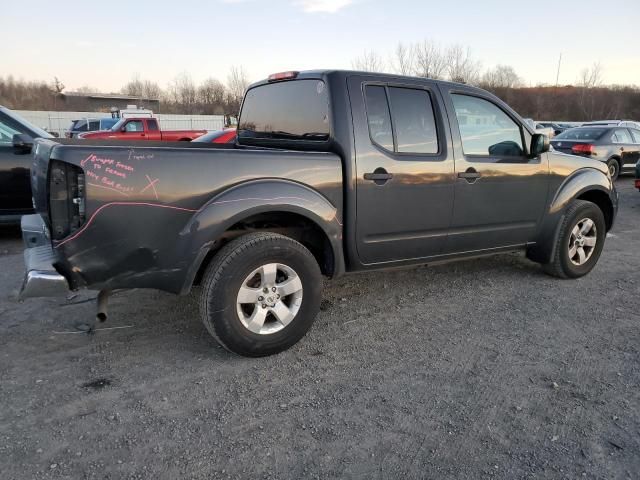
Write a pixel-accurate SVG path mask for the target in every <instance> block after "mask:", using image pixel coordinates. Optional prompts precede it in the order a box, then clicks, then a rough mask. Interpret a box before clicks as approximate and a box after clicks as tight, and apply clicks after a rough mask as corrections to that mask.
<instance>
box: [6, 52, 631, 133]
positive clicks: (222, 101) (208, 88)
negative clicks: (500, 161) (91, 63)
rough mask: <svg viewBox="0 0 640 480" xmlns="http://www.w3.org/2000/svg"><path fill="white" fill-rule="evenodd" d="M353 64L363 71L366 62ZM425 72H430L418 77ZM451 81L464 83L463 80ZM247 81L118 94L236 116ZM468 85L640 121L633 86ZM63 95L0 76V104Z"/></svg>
mask: <svg viewBox="0 0 640 480" xmlns="http://www.w3.org/2000/svg"><path fill="white" fill-rule="evenodd" d="M354 66H357V67H359V68H360V69H362V70H365V69H367V68H366V65H354ZM372 67H374V66H372ZM444 68H446V64H445V67H444ZM370 69H371V70H373V68H370ZM387 70H390V69H387ZM393 70H394V71H397V70H396V69H393ZM398 73H406V74H410V75H416V74H417V73H420V72H416V71H413V70H411V71H406V72H398ZM427 74H428V72H426V73H424V74H422V75H418V76H427ZM432 76H436V77H440V78H447V79H451V78H449V77H451V76H452V74H450V75H446V76H445V75H444V74H443V75H432ZM455 79H457V80H459V81H466V79H465V78H455ZM248 83H249V82H248V81H247V78H246V75H245V73H244V70H243V69H242V68H241V67H240V68H234V69H233V70H232V72H231V73H230V74H229V77H228V78H227V82H226V84H223V83H222V82H220V81H218V80H216V79H213V78H210V79H207V80H205V81H204V82H202V83H201V84H199V85H196V84H195V83H194V82H193V81H192V80H191V78H190V76H189V75H187V74H181V75H179V76H177V77H176V78H175V79H174V81H172V82H170V83H169V85H168V86H167V88H166V89H162V88H160V87H159V86H158V84H157V83H154V82H151V81H143V80H140V79H138V78H137V77H134V78H133V79H132V80H131V81H129V82H128V83H127V84H126V85H124V86H123V87H122V89H121V90H120V92H119V93H122V94H126V95H132V96H138V97H140V98H159V99H160V110H159V112H158V113H179V114H224V113H227V114H235V113H237V112H238V109H239V106H240V101H241V99H242V94H243V92H244V90H245V89H246V87H247V85H248ZM467 83H472V84H475V85H478V86H480V87H482V88H485V89H487V90H489V91H491V92H493V93H494V94H496V95H497V96H498V97H500V98H502V99H503V100H504V101H505V102H507V103H508V104H509V105H510V106H511V107H513V108H514V110H516V111H517V112H518V113H520V114H521V115H522V116H523V117H530V118H534V119H536V120H558V121H575V122H579V121H588V120H598V119H630V120H640V89H639V88H637V87H631V86H602V85H598V84H597V82H589V81H584V82H581V84H580V85H578V86H571V85H567V86H559V87H551V86H538V87H523V86H522V82H521V81H520V80H519V77H517V76H516V75H515V73H514V72H513V69H512V68H511V67H504V66H498V67H496V68H494V69H493V70H487V71H486V72H485V73H484V75H477V76H476V78H473V79H472V80H471V81H468V82H467ZM81 91H84V92H85V93H98V92H96V91H95V90H94V89H91V88H90V87H83V88H82V89H81ZM62 95H64V85H62V84H61V82H60V81H59V80H57V79H56V80H55V81H53V82H52V83H51V84H48V83H46V82H25V81H19V80H15V79H13V78H12V77H7V78H1V77H0V105H4V106H6V107H8V108H12V109H17V110H53V111H61V110H64V102H62V101H61V96H62Z"/></svg>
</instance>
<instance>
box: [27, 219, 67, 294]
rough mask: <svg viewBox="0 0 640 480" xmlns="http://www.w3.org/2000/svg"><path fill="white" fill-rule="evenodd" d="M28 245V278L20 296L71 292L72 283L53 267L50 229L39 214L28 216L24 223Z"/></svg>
mask: <svg viewBox="0 0 640 480" xmlns="http://www.w3.org/2000/svg"><path fill="white" fill-rule="evenodd" d="M21 228H22V238H23V240H24V243H25V250H24V264H25V270H26V271H25V276H24V281H23V283H22V289H21V290H20V297H22V298H27V297H53V296H59V295H65V294H67V293H68V292H69V283H68V282H67V280H66V278H64V277H63V276H62V275H60V274H59V273H58V272H57V271H56V269H55V268H54V267H53V264H54V263H55V261H56V255H55V253H54V251H53V248H52V247H51V242H50V240H49V238H48V235H47V228H46V225H45V223H44V220H42V217H41V216H40V215H37V214H36V215H25V216H23V217H22V221H21Z"/></svg>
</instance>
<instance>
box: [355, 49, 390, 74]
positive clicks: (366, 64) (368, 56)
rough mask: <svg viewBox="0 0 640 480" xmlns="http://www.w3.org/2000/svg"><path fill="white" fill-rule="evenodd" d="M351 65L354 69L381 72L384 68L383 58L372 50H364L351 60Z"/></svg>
mask: <svg viewBox="0 0 640 480" xmlns="http://www.w3.org/2000/svg"><path fill="white" fill-rule="evenodd" d="M351 66H352V67H353V68H354V70H361V71H363V72H383V71H384V70H385V64H384V60H383V59H382V57H381V56H380V55H378V54H377V53H376V52H374V51H373V50H365V51H364V53H363V54H362V56H360V57H357V58H355V59H354V60H353V61H352V62H351Z"/></svg>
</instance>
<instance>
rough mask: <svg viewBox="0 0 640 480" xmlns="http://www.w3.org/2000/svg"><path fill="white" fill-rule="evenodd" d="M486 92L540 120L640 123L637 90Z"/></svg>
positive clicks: (609, 88) (522, 89)
mask: <svg viewBox="0 0 640 480" xmlns="http://www.w3.org/2000/svg"><path fill="white" fill-rule="evenodd" d="M481 86H482V85H481ZM485 88H486V89H487V90H489V91H491V92H492V93H494V94H495V95H496V96H498V97H499V98H501V99H502V100H504V101H505V102H507V103H508V104H509V106H511V107H512V108H513V109H514V110H515V111H516V112H518V113H519V114H520V115H522V116H523V117H528V118H533V119H536V120H557V121H566V122H583V121H589V120H605V119H624V120H640V89H639V88H635V87H622V86H609V87H590V88H589V87H574V86H571V85H568V86H564V87H530V88H525V87H520V88H508V87H507V88H505V87H498V88H492V87H490V86H485Z"/></svg>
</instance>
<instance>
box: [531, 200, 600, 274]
mask: <svg viewBox="0 0 640 480" xmlns="http://www.w3.org/2000/svg"><path fill="white" fill-rule="evenodd" d="M606 234H607V233H606V224H605V221H604V215H603V214H602V210H600V208H599V207H598V206H597V205H595V204H594V203H591V202H587V201H584V200H574V201H573V202H572V203H571V204H570V205H569V207H568V208H567V212H566V214H565V216H564V219H563V221H562V225H560V230H559V232H558V236H557V238H556V241H555V245H554V249H553V250H554V254H553V258H552V259H551V261H550V262H549V263H548V264H546V265H544V269H545V271H546V272H547V273H548V274H550V275H553V276H555V277H560V278H578V277H582V276H583V275H586V274H587V273H589V272H590V271H591V270H592V269H593V267H595V265H596V263H598V259H599V258H600V254H601V253H602V248H603V247H604V240H605V237H606Z"/></svg>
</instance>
